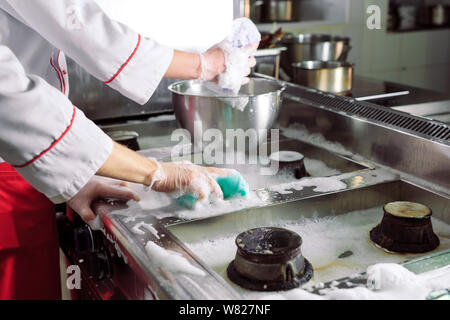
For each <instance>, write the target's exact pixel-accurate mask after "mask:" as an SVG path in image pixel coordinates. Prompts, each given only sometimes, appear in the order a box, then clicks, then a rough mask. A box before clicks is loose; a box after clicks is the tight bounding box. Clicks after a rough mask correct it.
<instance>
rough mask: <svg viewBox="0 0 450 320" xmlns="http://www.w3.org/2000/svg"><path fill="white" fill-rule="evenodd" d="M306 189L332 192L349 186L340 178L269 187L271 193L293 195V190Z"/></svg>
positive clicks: (315, 179)
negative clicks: (311, 188)
mask: <svg viewBox="0 0 450 320" xmlns="http://www.w3.org/2000/svg"><path fill="white" fill-rule="evenodd" d="M305 187H314V189H313V191H314V192H323V193H325V192H332V191H339V190H343V189H345V188H347V185H346V184H345V183H344V182H342V181H341V180H339V179H338V178H332V177H329V178H303V179H301V180H300V181H294V182H289V183H284V184H280V185H275V186H271V187H269V191H273V192H278V193H280V194H290V193H293V191H292V190H297V191H301V190H303V188H305Z"/></svg>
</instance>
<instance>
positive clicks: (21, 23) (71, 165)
mask: <svg viewBox="0 0 450 320" xmlns="http://www.w3.org/2000/svg"><path fill="white" fill-rule="evenodd" d="M63 52H65V53H66V54H68V55H69V56H70V57H71V58H73V60H75V61H76V62H77V63H78V64H79V65H81V66H82V67H83V68H84V69H85V70H87V71H88V72H89V73H90V74H92V75H93V76H95V77H96V78H98V79H100V80H101V81H104V83H106V84H107V85H109V86H110V87H112V88H113V89H115V90H117V91H119V92H120V93H122V94H123V95H124V96H126V97H128V98H130V99H132V100H134V101H135V102H137V103H140V104H144V103H146V102H147V101H148V100H149V99H150V97H151V95H152V94H153V92H154V90H155V89H156V87H157V86H158V83H159V82H160V80H161V78H162V77H163V75H164V74H165V72H166V71H167V68H168V67H169V65H170V62H171V61H172V57H173V50H172V49H170V48H169V47H166V46H163V45H160V44H158V43H156V42H155V41H153V40H151V39H149V38H145V37H141V36H140V35H139V34H137V33H136V32H134V31H133V30H131V29H130V28H128V27H126V26H124V25H122V24H120V23H118V22H115V21H112V20H111V19H109V18H108V17H107V16H106V14H104V12H103V11H102V10H101V9H100V7H98V5H97V4H96V3H95V1H93V0H32V1H28V0H27V1H25V0H0V157H1V158H3V159H4V161H6V162H8V163H10V164H11V165H13V166H14V167H15V168H16V170H17V171H18V172H19V173H20V175H22V176H23V177H24V178H25V179H26V180H27V181H28V182H29V183H30V184H31V185H33V187H35V188H36V189H37V190H39V191H40V192H42V193H44V194H45V195H46V196H47V197H48V198H49V199H50V200H52V201H53V202H55V203H60V202H64V201H67V200H68V199H70V198H72V197H73V196H74V195H75V194H76V193H77V192H78V191H79V190H80V189H81V188H82V187H83V186H84V185H85V184H86V183H87V181H89V179H90V178H91V177H92V176H93V175H94V174H95V173H96V172H97V171H98V169H99V168H100V167H101V166H102V165H103V164H104V162H105V161H106V159H107V158H108V157H109V155H110V154H111V151H112V141H111V139H110V138H109V137H108V136H107V135H105V134H104V133H103V132H102V131H101V130H100V129H99V128H98V127H97V126H96V125H95V124H94V123H93V122H91V121H90V120H89V119H87V118H86V117H85V115H84V114H83V112H82V111H81V110H79V109H77V108H76V107H75V106H73V105H72V103H71V102H70V101H69V99H68V98H67V95H68V90H69V83H68V76H67V67H66V63H65V57H64V53H63ZM0 162H1V160H0Z"/></svg>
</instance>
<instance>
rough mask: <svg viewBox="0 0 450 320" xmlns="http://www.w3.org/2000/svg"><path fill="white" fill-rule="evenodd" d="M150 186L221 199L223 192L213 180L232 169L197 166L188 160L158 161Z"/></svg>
mask: <svg viewBox="0 0 450 320" xmlns="http://www.w3.org/2000/svg"><path fill="white" fill-rule="evenodd" d="M152 160H153V161H155V163H156V164H157V165H158V168H157V169H156V171H155V172H154V173H153V178H152V181H151V183H150V187H151V188H152V190H154V191H158V192H165V193H174V194H176V195H179V196H181V195H183V194H186V193H191V194H193V195H195V196H196V198H197V199H199V200H200V201H201V200H204V199H207V198H208V197H209V196H210V195H211V194H212V195H214V196H216V197H217V198H219V199H223V193H222V190H221V189H220V186H219V185H218V183H217V181H216V180H215V177H216V176H228V175H231V174H233V173H234V171H232V170H227V169H218V168H209V167H201V166H197V165H195V164H193V163H191V162H189V161H182V162H161V163H160V162H158V161H156V160H154V159H152Z"/></svg>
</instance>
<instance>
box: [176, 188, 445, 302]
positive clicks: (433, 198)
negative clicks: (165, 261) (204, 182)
mask: <svg viewBox="0 0 450 320" xmlns="http://www.w3.org/2000/svg"><path fill="white" fill-rule="evenodd" d="M449 200H450V199H448V198H446V197H444V196H441V195H438V194H435V193H432V192H429V191H427V190H425V189H422V188H419V187H417V186H415V185H412V184H409V183H407V182H405V181H393V182H388V183H382V184H378V185H374V186H370V187H366V188H361V189H357V190H348V191H344V192H340V193H334V194H327V195H323V196H319V197H314V198H308V199H301V200H297V201H293V202H289V203H283V204H277V205H273V206H268V207H262V208H255V209H249V210H244V211H238V212H234V213H230V214H226V215H223V216H218V217H212V218H207V219H203V220H196V221H191V222H184V223H180V224H175V225H171V226H168V229H169V231H170V232H171V233H173V234H174V235H175V236H176V237H177V238H178V239H179V240H180V242H181V243H182V245H183V246H185V248H186V249H187V250H188V251H190V253H191V254H192V255H193V256H196V257H197V258H198V259H199V261H201V262H202V263H204V264H205V265H206V266H209V267H210V268H212V270H214V271H215V272H216V273H217V274H218V275H220V276H221V277H223V278H224V279H225V280H227V281H228V282H229V283H230V284H231V285H232V286H233V288H235V289H236V290H237V291H238V292H240V293H242V294H244V295H245V294H252V293H251V291H249V290H247V289H243V288H241V287H240V286H238V285H236V284H234V283H233V282H232V281H230V280H229V278H228V276H227V267H228V266H229V264H230V263H231V262H232V261H233V259H235V255H236V245H235V239H236V237H237V236H238V235H239V234H240V233H242V232H245V231H246V230H250V229H253V228H268V227H279V228H284V229H288V230H291V231H293V232H296V233H298V234H299V235H301V237H302V239H303V243H302V254H303V255H304V256H305V257H307V259H308V261H309V262H311V264H312V267H313V273H314V276H313V278H312V279H311V280H310V283H312V284H314V283H325V282H329V281H333V280H337V279H341V278H345V277H348V276H350V275H353V274H356V273H361V272H364V271H365V270H366V269H367V267H368V266H369V265H372V264H376V263H401V262H404V261H407V260H410V259H413V258H419V257H424V256H426V255H429V254H433V253H437V252H442V251H444V250H448V249H450V225H449V222H450V206H449V203H450V201H449ZM392 201H415V202H420V203H423V204H425V205H426V206H428V207H430V208H431V209H432V210H433V217H432V224H433V229H434V231H435V233H436V234H437V235H438V237H439V239H440V245H439V246H438V247H437V248H436V249H434V250H433V251H430V252H428V253H421V254H404V253H403V254H402V253H400V254H399V253H389V252H386V251H385V250H383V249H381V248H379V247H377V246H375V244H374V243H373V242H372V241H371V240H370V236H369V233H370V230H371V229H373V228H374V227H375V226H376V225H378V224H379V223H380V221H381V220H382V217H383V205H384V204H386V203H388V202H392Z"/></svg>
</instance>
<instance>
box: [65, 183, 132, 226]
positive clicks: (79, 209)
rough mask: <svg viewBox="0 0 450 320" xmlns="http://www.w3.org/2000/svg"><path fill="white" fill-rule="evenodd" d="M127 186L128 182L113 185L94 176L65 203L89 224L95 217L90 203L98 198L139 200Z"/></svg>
mask: <svg viewBox="0 0 450 320" xmlns="http://www.w3.org/2000/svg"><path fill="white" fill-rule="evenodd" d="M127 186H128V183H126V182H121V183H118V184H117V185H113V184H110V183H105V182H101V181H100V179H98V178H97V177H94V178H93V179H91V180H90V181H89V182H88V183H87V184H86V185H85V186H84V187H83V189H81V190H80V191H79V192H78V193H77V194H76V195H75V196H73V197H72V199H70V200H69V201H68V202H67V204H68V205H69V207H71V208H72V209H73V210H74V211H75V212H76V213H78V215H79V216H80V217H81V218H82V219H83V221H84V222H86V223H88V224H89V223H90V222H92V221H93V220H94V219H95V214H94V212H93V211H92V209H91V204H92V203H93V202H94V201H95V200H97V199H99V198H114V199H120V200H127V201H128V200H136V201H140V199H139V196H138V195H136V194H135V193H134V192H133V191H132V190H131V189H129V188H127Z"/></svg>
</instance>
